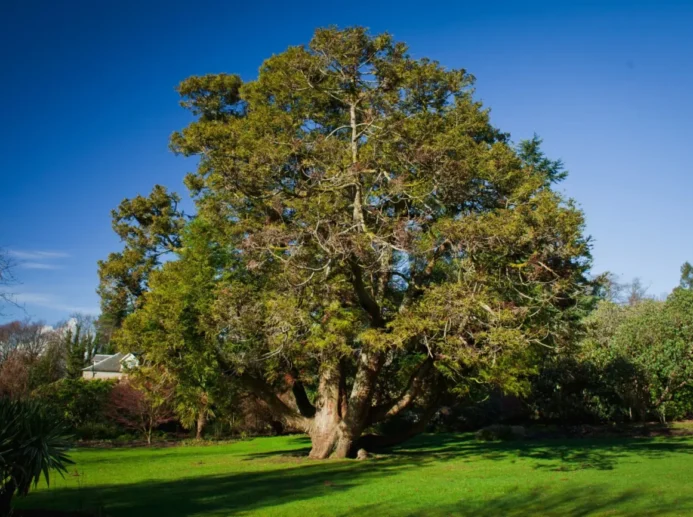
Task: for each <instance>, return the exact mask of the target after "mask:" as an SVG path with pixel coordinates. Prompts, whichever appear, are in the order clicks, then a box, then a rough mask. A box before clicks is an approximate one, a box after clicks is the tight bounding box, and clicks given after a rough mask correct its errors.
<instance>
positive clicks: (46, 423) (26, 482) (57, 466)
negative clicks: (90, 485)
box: [0, 398, 72, 517]
mask: <svg viewBox="0 0 693 517" xmlns="http://www.w3.org/2000/svg"><path fill="white" fill-rule="evenodd" d="M0 422H1V423H2V424H1V425H0V515H1V516H3V517H5V516H8V515H10V513H11V508H10V503H11V500H12V497H13V496H14V495H15V494H19V495H27V494H28V493H29V489H30V488H31V486H32V485H34V486H35V485H36V484H37V483H38V482H39V480H40V479H41V477H42V476H43V478H44V480H45V482H46V484H48V483H49V481H50V471H51V470H55V471H57V472H58V473H60V474H64V473H65V472H66V467H67V465H69V464H71V463H72V462H71V461H70V459H69V458H68V457H67V450H68V448H69V442H68V439H67V435H66V428H65V427H64V424H63V423H62V422H61V421H60V420H59V419H55V418H53V417H52V416H51V414H50V413H49V412H47V411H46V410H45V409H44V408H43V407H42V406H41V405H40V404H38V403H36V402H33V401H21V402H20V401H11V400H9V399H7V398H0Z"/></svg>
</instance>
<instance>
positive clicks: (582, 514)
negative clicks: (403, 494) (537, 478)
mask: <svg viewBox="0 0 693 517" xmlns="http://www.w3.org/2000/svg"><path fill="white" fill-rule="evenodd" d="M646 498H647V494H646V493H643V491H642V490H637V491H636V490H630V491H626V492H622V493H620V494H613V493H612V492H609V491H608V490H606V489H605V488H604V487H595V488H590V489H588V490H584V489H582V490H579V491H576V490H575V489H562V490H561V491H558V492H552V493H548V494H547V493H542V492H540V491H536V490H533V491H524V492H521V491H518V490H516V491H513V492H508V493H505V494H503V495H500V496H497V497H492V498H489V499H486V500H483V501H460V502H459V503H455V504H447V505H440V506H434V507H430V508H425V509H416V510H408V509H406V508H403V507H398V506H397V504H396V503H393V502H389V503H387V504H378V505H370V506H367V507H361V508H355V509H350V510H349V511H348V512H344V513H341V514H338V517H371V516H372V517H375V516H385V515H397V516H402V517H439V516H440V517H442V516H446V517H450V516H456V517H501V516H502V517H525V516H542V517H589V516H597V515H603V516H605V515H608V516H610V517H657V516H660V515H688V514H689V512H691V511H692V510H693V502H692V500H691V499H690V498H679V499H678V500H675V501H662V500H657V502H656V503H655V504H651V503H650V501H649V500H647V499H646Z"/></svg>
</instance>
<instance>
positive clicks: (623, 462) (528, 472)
mask: <svg viewBox="0 0 693 517" xmlns="http://www.w3.org/2000/svg"><path fill="white" fill-rule="evenodd" d="M308 445H309V443H308V441H307V440H306V439H305V438H303V437H298V436H288V437H286V436H285V437H276V438H258V439H253V440H248V441H240V442H237V443H232V444H228V445H219V446H199V447H198V446H190V447H169V448H151V449H147V448H136V449H101V450H95V449H82V450H76V451H75V452H74V453H73V455H72V457H73V459H74V460H75V462H76V464H75V465H74V468H73V469H72V471H71V473H70V475H68V476H66V477H65V478H64V479H60V478H57V479H55V480H54V482H53V483H52V484H51V486H50V488H47V487H45V486H39V487H38V489H37V490H35V491H34V492H33V493H31V494H30V495H29V496H28V497H26V498H24V499H21V500H19V501H18V506H19V507H20V508H50V509H59V510H89V511H93V512H95V515H108V516H112V517H119V516H128V517H138V516H148V517H149V516H159V515H162V516H167V517H178V516H181V517H182V516H203V515H204V516H222V515H224V516H225V515H266V516H300V517H308V516H314V515H330V516H332V515H336V516H382V515H408V516H414V515H417V516H418V515H421V516H449V515H460V516H475V517H488V516H501V515H502V516H521V515H522V516H524V515H542V516H572V517H583V516H588V515H589V516H591V515H608V516H621V515H623V516H625V515H628V516H655V515H657V516H660V515H693V483H691V474H692V473H693V455H692V454H691V453H693V439H692V438H690V437H681V438H674V437H666V438H665V437H660V438H640V439H636V438H593V439H574V440H541V441H532V440H528V441H524V442H504V443H496V442H494V443H484V442H478V441H476V440H474V439H473V438H472V437H471V436H469V435H452V434H443V435H425V436H421V437H419V438H418V439H416V440H414V441H412V442H409V443H407V444H405V446H402V447H400V448H397V449H394V450H393V451H392V452H391V453H390V454H387V455H384V456H380V457H375V458H372V459H369V460H367V461H362V462H359V461H355V460H340V461H337V460H334V461H333V460H328V461H319V462H316V461H311V460H308V459H307V458H306V457H305V453H306V452H307V447H308Z"/></svg>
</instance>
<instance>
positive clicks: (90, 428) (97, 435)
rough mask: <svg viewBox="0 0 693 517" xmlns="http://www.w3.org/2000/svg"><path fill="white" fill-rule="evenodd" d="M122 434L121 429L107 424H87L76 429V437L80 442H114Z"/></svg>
mask: <svg viewBox="0 0 693 517" xmlns="http://www.w3.org/2000/svg"><path fill="white" fill-rule="evenodd" d="M121 433H122V431H121V429H119V428H118V427H116V426H114V425H113V424H109V423H105V422H87V423H86V424H82V425H80V426H78V427H77V428H76V429H75V435H76V437H77V438H79V439H80V440H113V439H115V438H117V437H118V436H119V435H120V434H121Z"/></svg>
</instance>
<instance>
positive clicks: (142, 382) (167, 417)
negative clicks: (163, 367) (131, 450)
mask: <svg viewBox="0 0 693 517" xmlns="http://www.w3.org/2000/svg"><path fill="white" fill-rule="evenodd" d="M173 400H174V387H173V386H172V385H171V383H170V380H169V379H167V377H166V375H162V374H161V372H158V371H149V372H146V371H140V372H138V373H137V374H135V375H131V376H130V377H129V379H128V380H127V381H121V382H119V383H118V384H116V385H115V386H114V387H113V389H112V390H111V393H110V403H109V407H108V416H109V417H110V418H111V419H112V420H113V421H114V422H116V423H117V424H119V425H121V426H123V427H125V428H127V429H133V430H136V431H138V432H141V433H142V436H144V438H145V439H146V440H147V444H149V445H151V443H152V433H153V431H154V430H156V428H157V427H159V426H160V425H162V424H165V423H167V422H170V421H171V420H174V419H175V414H174V412H173Z"/></svg>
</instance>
